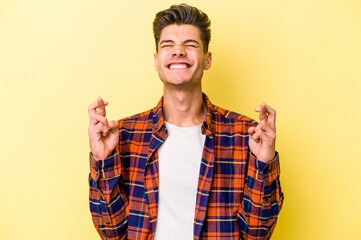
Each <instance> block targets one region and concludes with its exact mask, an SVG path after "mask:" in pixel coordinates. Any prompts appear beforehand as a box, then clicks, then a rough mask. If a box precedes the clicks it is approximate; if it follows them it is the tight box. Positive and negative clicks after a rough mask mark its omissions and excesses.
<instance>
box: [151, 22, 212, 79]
mask: <svg viewBox="0 0 361 240" xmlns="http://www.w3.org/2000/svg"><path fill="white" fill-rule="evenodd" d="M154 59H155V69H156V70H157V71H158V74H159V78H160V79H161V80H162V82H163V83H164V84H165V85H169V84H170V85H189V84H190V85H191V84H198V85H199V84H200V80H201V79H202V76H203V70H207V69H209V68H210V66H211V60H212V56H211V53H210V52H207V53H204V52H203V42H202V40H201V37H200V32H199V29H198V28H197V27H195V26H193V25H176V24H173V25H169V26H167V27H165V28H164V29H163V30H162V32H161V34H160V38H159V43H158V53H155V54H154Z"/></svg>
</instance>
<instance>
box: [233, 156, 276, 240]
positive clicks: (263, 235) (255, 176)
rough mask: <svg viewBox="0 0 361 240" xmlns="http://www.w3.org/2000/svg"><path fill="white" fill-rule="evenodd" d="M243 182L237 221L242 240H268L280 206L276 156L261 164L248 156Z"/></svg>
mask: <svg viewBox="0 0 361 240" xmlns="http://www.w3.org/2000/svg"><path fill="white" fill-rule="evenodd" d="M248 160H249V162H248V170H247V181H246V184H245V188H244V195H243V201H242V204H241V205H240V207H239V209H238V212H237V220H238V224H239V226H240V230H241V233H242V235H243V237H244V239H247V240H251V239H252V240H256V239H257V240H258V239H265V240H266V239H269V238H270V237H271V235H272V232H273V230H274V228H275V226H276V221H277V215H278V213H279V212H280V210H281V207H282V203H283V193H282V191H281V186H280V181H279V173H280V168H279V159H278V154H276V157H275V158H274V159H273V160H272V161H270V162H269V163H267V164H266V163H264V162H262V161H260V160H258V159H256V158H255V156H254V155H253V154H252V153H250V154H249V159H248Z"/></svg>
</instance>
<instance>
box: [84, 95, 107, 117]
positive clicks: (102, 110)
mask: <svg viewBox="0 0 361 240" xmlns="http://www.w3.org/2000/svg"><path fill="white" fill-rule="evenodd" d="M106 105H108V102H107V101H103V99H102V98H101V97H98V98H97V99H96V100H95V101H94V102H93V103H92V104H90V105H89V107H88V112H89V116H90V114H91V113H96V112H97V108H99V109H98V112H99V114H101V115H102V116H105V106H106Z"/></svg>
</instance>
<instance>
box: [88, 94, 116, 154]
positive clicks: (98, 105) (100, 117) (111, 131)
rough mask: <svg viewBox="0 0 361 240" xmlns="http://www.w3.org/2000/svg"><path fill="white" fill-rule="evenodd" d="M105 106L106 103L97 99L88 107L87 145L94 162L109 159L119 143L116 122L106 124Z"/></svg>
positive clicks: (99, 98)
mask: <svg viewBox="0 0 361 240" xmlns="http://www.w3.org/2000/svg"><path fill="white" fill-rule="evenodd" d="M107 105H108V102H106V101H103V99H102V98H101V97H98V99H97V100H95V102H93V103H92V104H91V105H90V106H89V107H88V112H89V119H90V125H89V129H88V133H89V145H90V149H91V152H92V154H93V157H94V158H95V160H100V159H105V158H107V157H109V155H110V154H111V153H112V152H113V150H114V149H115V147H116V146H117V144H118V142H119V128H118V123H117V121H111V122H108V120H107V119H106V117H105V106H107Z"/></svg>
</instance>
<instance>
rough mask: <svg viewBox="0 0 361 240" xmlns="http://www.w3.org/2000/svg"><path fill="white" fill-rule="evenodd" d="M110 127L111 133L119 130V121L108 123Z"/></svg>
mask: <svg viewBox="0 0 361 240" xmlns="http://www.w3.org/2000/svg"><path fill="white" fill-rule="evenodd" d="M108 125H109V128H110V130H111V131H113V130H118V122H117V121H114V120H113V121H111V122H108Z"/></svg>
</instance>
